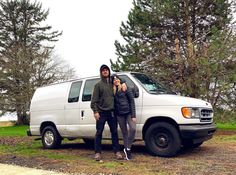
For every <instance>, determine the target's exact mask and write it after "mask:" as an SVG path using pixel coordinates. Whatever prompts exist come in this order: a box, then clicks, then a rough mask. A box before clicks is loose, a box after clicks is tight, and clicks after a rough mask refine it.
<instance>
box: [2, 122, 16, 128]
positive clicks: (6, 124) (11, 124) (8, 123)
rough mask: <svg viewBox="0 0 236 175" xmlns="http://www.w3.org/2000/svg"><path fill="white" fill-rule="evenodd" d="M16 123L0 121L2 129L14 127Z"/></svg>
mask: <svg viewBox="0 0 236 175" xmlns="http://www.w3.org/2000/svg"><path fill="white" fill-rule="evenodd" d="M14 124H15V123H14V122H11V121H0V127H1V126H13V125H14Z"/></svg>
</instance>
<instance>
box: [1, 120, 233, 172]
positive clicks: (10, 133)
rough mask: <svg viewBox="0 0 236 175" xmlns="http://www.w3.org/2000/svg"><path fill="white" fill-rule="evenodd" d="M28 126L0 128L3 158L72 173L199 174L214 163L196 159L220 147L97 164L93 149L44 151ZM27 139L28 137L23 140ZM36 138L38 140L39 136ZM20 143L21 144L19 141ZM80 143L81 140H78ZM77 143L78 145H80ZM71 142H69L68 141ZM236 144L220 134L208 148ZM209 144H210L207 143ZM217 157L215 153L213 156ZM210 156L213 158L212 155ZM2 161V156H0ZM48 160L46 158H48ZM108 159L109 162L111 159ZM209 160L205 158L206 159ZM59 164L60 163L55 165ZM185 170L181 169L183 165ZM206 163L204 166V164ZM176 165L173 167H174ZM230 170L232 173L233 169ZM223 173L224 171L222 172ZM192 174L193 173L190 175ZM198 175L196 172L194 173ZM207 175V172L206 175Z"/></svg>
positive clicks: (139, 156) (224, 126)
mask: <svg viewBox="0 0 236 175" xmlns="http://www.w3.org/2000/svg"><path fill="white" fill-rule="evenodd" d="M217 127H218V128H226V129H230V130H236V126H235V125H232V124H227V125H226V124H222V125H221V124H217ZM27 129H28V126H11V127H0V141H1V138H2V143H3V144H0V155H1V154H2V155H5V154H6V155H14V156H17V157H24V159H27V160H31V159H32V158H34V157H36V158H38V159H37V160H41V159H42V160H45V161H46V162H50V161H51V160H53V161H54V164H58V165H60V162H62V163H65V164H68V165H70V168H71V170H73V169H74V166H79V170H78V171H79V172H85V173H93V174H99V172H102V173H100V174H129V175H134V174H144V175H151V174H158V175H168V174H175V172H177V173H178V172H179V174H181V172H182V171H183V169H185V170H184V172H187V171H189V172H191V171H193V172H195V169H196V167H197V168H198V169H202V170H204V169H205V168H206V167H210V166H211V161H212V160H211V161H206V162H207V164H205V161H203V160H201V159H204V156H199V157H198V158H197V159H196V158H195V156H198V152H200V153H201V152H202V154H207V152H208V150H207V149H209V150H210V151H213V152H214V149H218V148H216V147H207V146H203V148H201V149H197V150H195V151H196V152H194V151H191V152H189V153H188V155H187V154H186V153H183V154H182V155H180V157H175V158H170V159H165V158H160V157H152V156H149V155H147V154H146V152H144V153H142V152H141V154H136V159H135V160H134V161H133V162H132V161H126V162H124V161H121V162H119V161H116V160H115V159H112V158H110V156H113V154H112V152H111V151H109V152H107V153H104V155H105V157H104V162H103V163H97V162H96V161H94V160H93V150H91V149H86V148H84V147H83V146H82V147H81V149H80V146H78V149H77V148H76V147H75V148H74V147H70V148H68V149H67V148H66V147H65V148H63V149H57V150H47V149H43V148H42V144H41V141H40V140H34V137H29V138H30V139H27V137H26V130H27ZM22 136H25V137H22ZM9 138H10V140H11V139H13V140H14V139H16V141H15V142H13V144H11V143H10V144H9V143H7V142H6V143H7V144H4V139H9ZM35 138H36V137H35ZM17 139H18V140H19V141H18V140H17ZM77 141H78V142H79V141H80V140H77ZM77 141H76V143H77ZM68 142H69V141H68ZM65 143H66V144H68V143H67V140H64V141H63V144H65ZM235 143H236V135H216V136H215V137H213V139H211V140H210V141H209V142H208V145H210V146H211V145H212V144H215V145H216V144H217V145H219V144H222V145H224V144H227V145H231V147H232V146H233V145H234V144H235ZM204 145H207V144H204ZM212 155H214V154H212ZM208 156H211V154H209V155H208ZM0 158H1V157H0ZM44 158H46V159H44ZM208 158H209V157H208ZM107 159H108V160H107ZM204 160H205V159H204ZM55 161H56V163H55ZM182 161H183V167H182V169H181V168H179V167H181V166H182V163H180V162H182ZM202 162H204V163H202ZM172 166H173V167H172ZM229 171H230V170H229ZM221 173H222V172H221ZM190 174H191V173H190ZM193 174H194V173H193ZM202 174H204V173H202Z"/></svg>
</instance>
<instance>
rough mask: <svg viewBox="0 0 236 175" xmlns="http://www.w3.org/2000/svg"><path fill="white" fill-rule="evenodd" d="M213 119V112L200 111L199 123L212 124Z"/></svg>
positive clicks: (207, 110) (208, 110)
mask: <svg viewBox="0 0 236 175" xmlns="http://www.w3.org/2000/svg"><path fill="white" fill-rule="evenodd" d="M212 119H213V110H211V109H202V110H201V119H200V121H201V122H212Z"/></svg>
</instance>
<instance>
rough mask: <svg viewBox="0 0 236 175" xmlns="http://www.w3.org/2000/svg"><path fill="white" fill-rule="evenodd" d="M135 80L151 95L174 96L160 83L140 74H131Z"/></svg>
mask: <svg viewBox="0 0 236 175" xmlns="http://www.w3.org/2000/svg"><path fill="white" fill-rule="evenodd" d="M131 74H132V75H133V76H134V78H135V79H136V80H138V82H139V83H140V84H141V85H142V86H143V87H144V89H145V90H146V91H147V92H149V93H151V94H175V93H174V92H172V91H171V90H169V89H167V88H166V87H165V86H163V85H162V84H161V83H159V82H157V81H155V80H153V79H152V78H151V77H149V76H147V75H145V74H142V73H131Z"/></svg>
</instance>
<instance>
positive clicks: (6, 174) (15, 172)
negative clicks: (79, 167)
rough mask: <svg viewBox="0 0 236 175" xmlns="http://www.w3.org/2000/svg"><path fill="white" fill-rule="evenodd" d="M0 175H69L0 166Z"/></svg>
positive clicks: (13, 166) (12, 166) (14, 166)
mask: <svg viewBox="0 0 236 175" xmlns="http://www.w3.org/2000/svg"><path fill="white" fill-rule="evenodd" d="M0 175H69V174H64V173H59V172H55V171H47V170H41V169H36V168H28V167H21V166H17V165H6V164H0Z"/></svg>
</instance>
